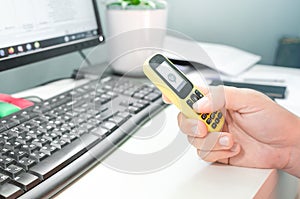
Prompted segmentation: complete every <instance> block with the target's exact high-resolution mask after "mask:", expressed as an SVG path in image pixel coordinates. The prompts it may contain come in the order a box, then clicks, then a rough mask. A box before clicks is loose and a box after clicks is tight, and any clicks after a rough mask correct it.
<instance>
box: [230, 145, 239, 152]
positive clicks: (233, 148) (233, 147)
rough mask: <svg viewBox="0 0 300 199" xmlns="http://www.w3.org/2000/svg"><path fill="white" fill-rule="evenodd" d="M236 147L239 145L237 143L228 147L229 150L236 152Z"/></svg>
mask: <svg viewBox="0 0 300 199" xmlns="http://www.w3.org/2000/svg"><path fill="white" fill-rule="evenodd" d="M238 148H239V145H238V144H234V145H233V146H232V148H231V149H230V151H232V152H236V151H237V150H238Z"/></svg>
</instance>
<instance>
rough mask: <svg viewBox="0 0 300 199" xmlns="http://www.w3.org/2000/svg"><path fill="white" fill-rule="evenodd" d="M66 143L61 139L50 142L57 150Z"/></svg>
mask: <svg viewBox="0 0 300 199" xmlns="http://www.w3.org/2000/svg"><path fill="white" fill-rule="evenodd" d="M67 144H68V143H67V142H66V141H65V140H63V139H56V140H54V141H52V142H51V144H50V145H51V146H55V147H56V148H58V149H61V148H63V147H65V146H66V145H67Z"/></svg>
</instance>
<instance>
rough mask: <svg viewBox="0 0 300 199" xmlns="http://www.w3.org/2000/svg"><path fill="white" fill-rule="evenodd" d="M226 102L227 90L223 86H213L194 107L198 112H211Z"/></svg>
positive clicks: (220, 107)
mask: <svg viewBox="0 0 300 199" xmlns="http://www.w3.org/2000/svg"><path fill="white" fill-rule="evenodd" d="M224 104H225V91H224V87H223V86H211V87H209V92H208V93H207V94H206V95H205V96H204V97H203V98H201V99H200V100H198V101H197V102H196V103H194V105H193V108H194V110H195V111H196V112H198V113H211V112H214V111H217V110H220V109H222V108H223V107H224Z"/></svg>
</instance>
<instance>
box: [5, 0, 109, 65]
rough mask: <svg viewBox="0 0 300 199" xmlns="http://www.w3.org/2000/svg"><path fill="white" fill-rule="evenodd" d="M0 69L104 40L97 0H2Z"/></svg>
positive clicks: (93, 44) (68, 51) (49, 56)
mask: <svg viewBox="0 0 300 199" xmlns="http://www.w3.org/2000/svg"><path fill="white" fill-rule="evenodd" d="M0 20H1V22H0V71H4V70H8V69H12V68H16V67H19V66H23V65H25V64H29V63H32V62H36V61H40V60H44V59H47V58H51V57H55V56H59V55H62V54H65V53H70V52H73V51H77V50H81V49H84V48H87V47H91V46H95V45H97V44H99V43H101V42H103V41H104V37H103V32H102V28H101V24H100V17H99V13H98V9H97V3H96V0H1V6H0Z"/></svg>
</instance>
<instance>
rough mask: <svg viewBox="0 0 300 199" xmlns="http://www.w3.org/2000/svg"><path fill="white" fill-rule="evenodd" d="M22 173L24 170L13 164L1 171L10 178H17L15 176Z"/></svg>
mask: <svg viewBox="0 0 300 199" xmlns="http://www.w3.org/2000/svg"><path fill="white" fill-rule="evenodd" d="M23 171H24V170H23V169H22V168H21V167H18V166H16V165H13V164H11V165H9V166H8V167H7V168H6V169H4V170H3V172H4V173H5V174H6V175H8V176H9V177H11V178H15V177H17V175H19V174H20V173H22V172H23Z"/></svg>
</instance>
